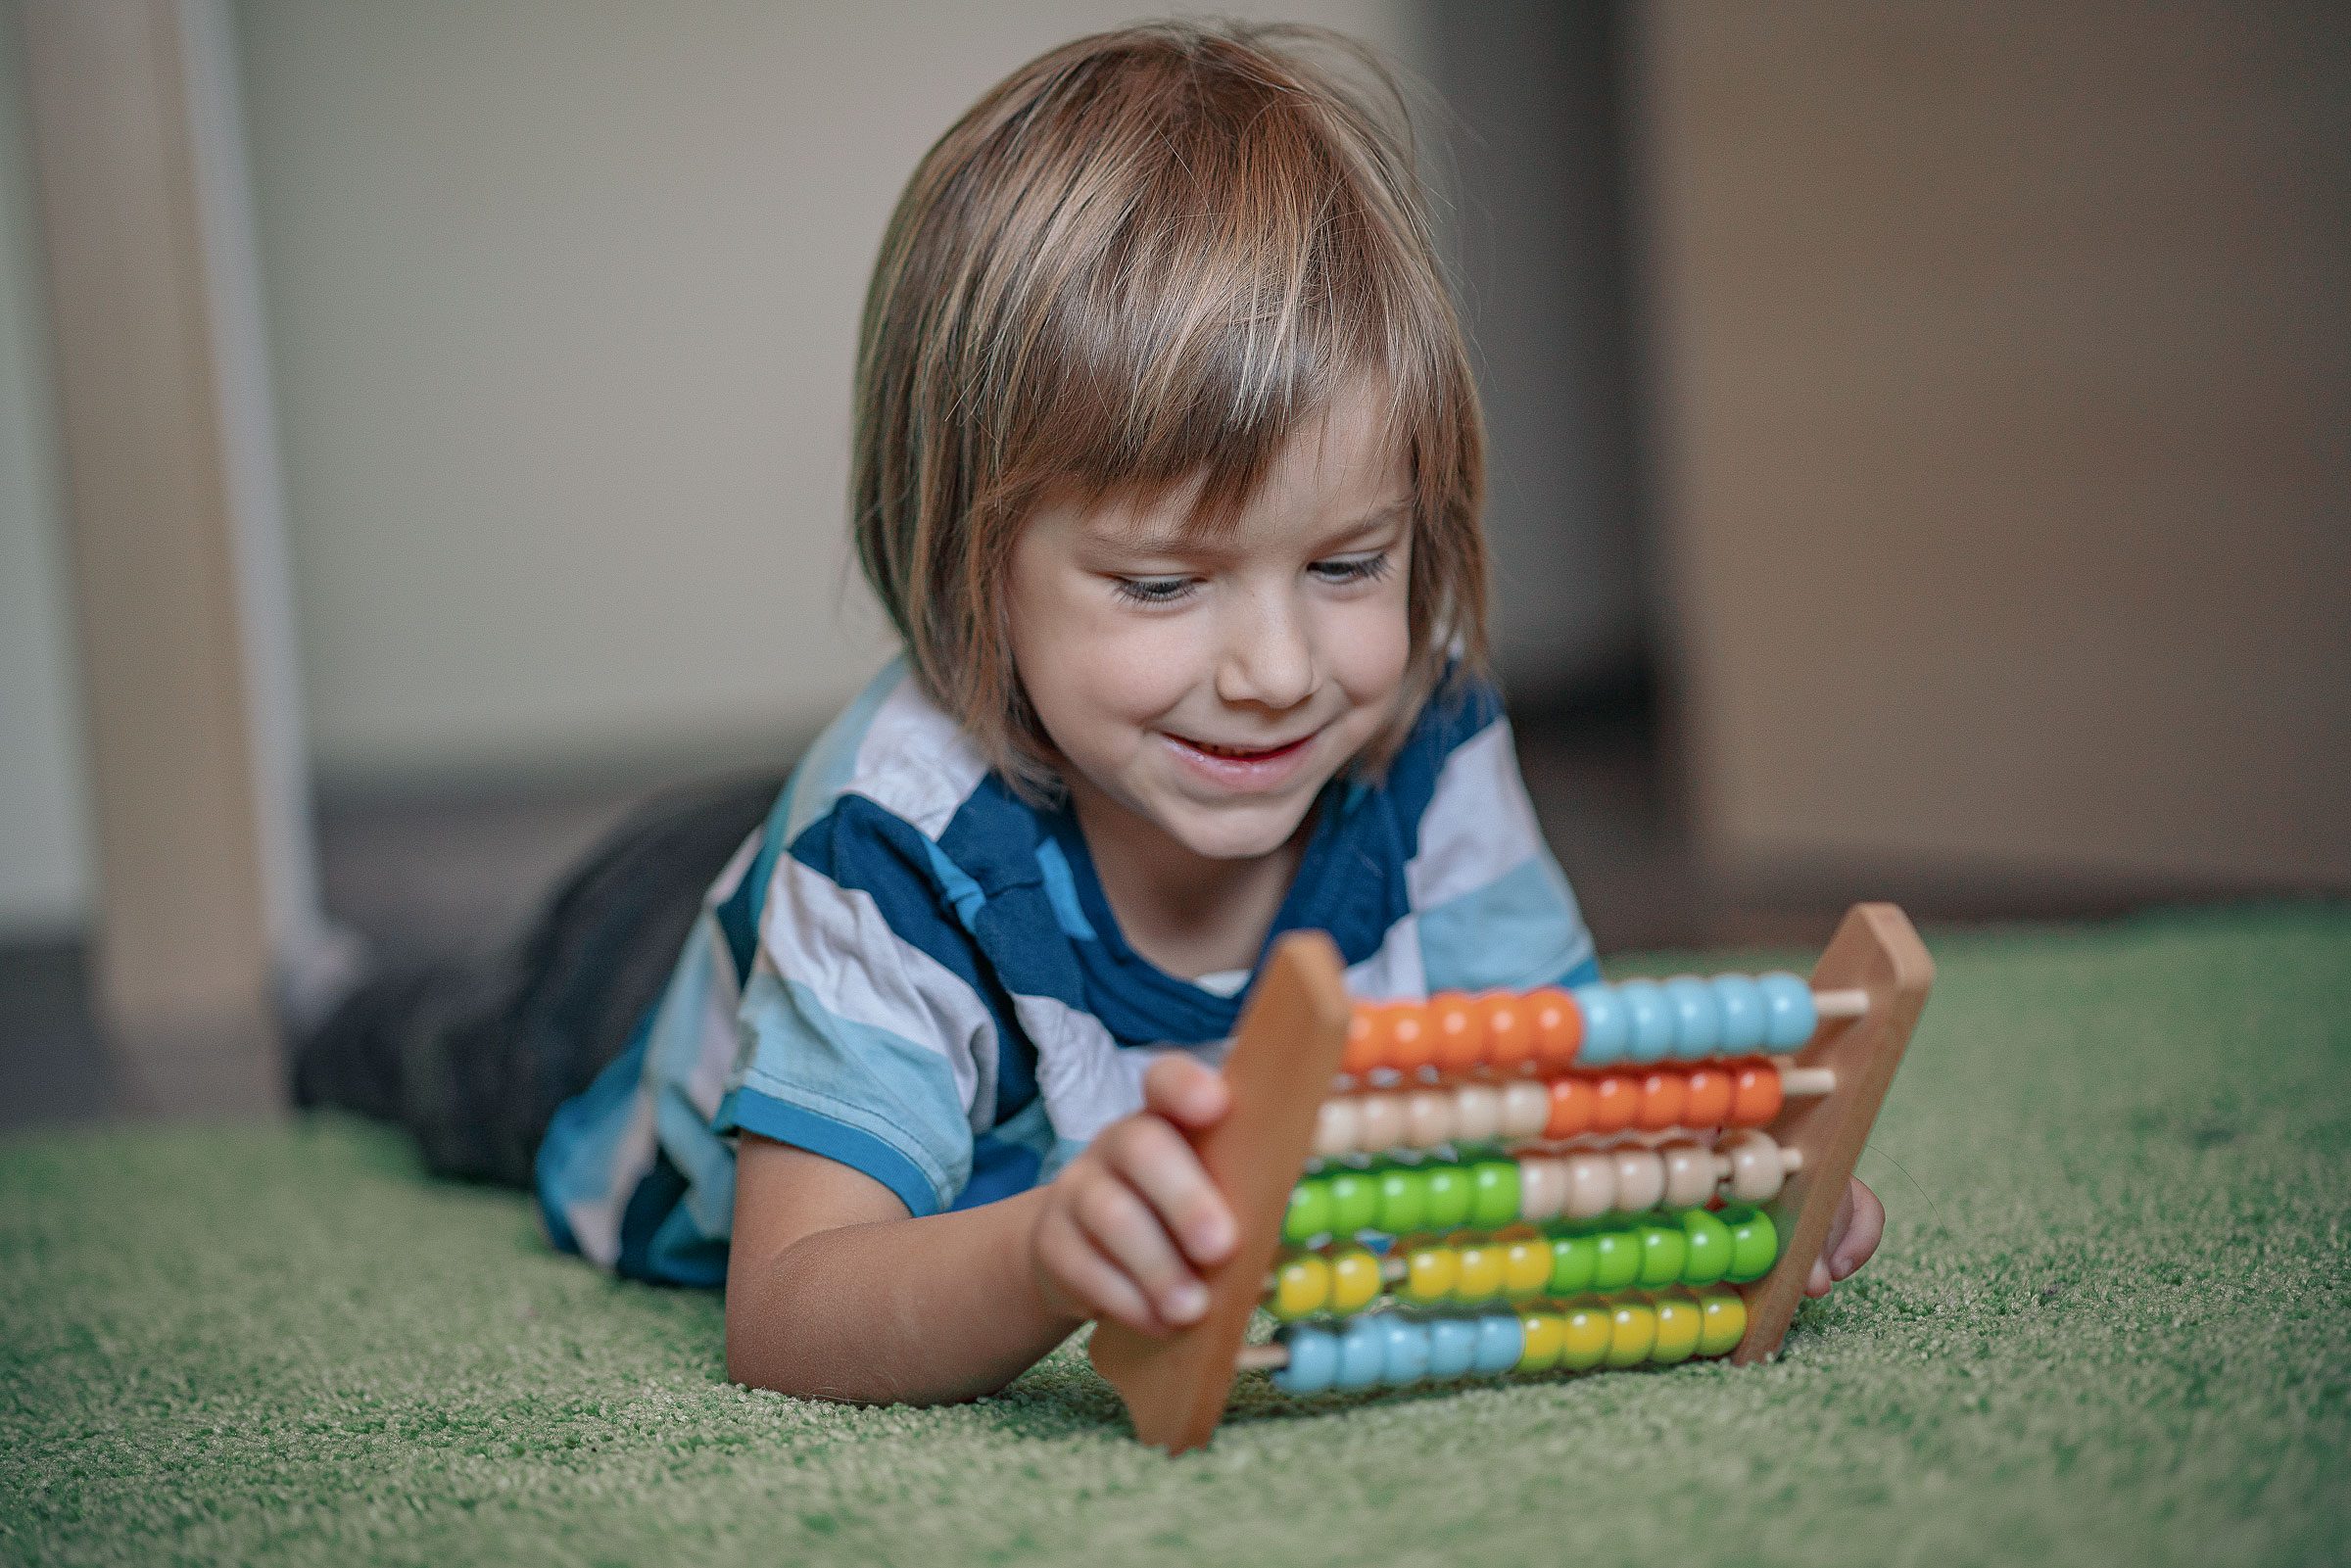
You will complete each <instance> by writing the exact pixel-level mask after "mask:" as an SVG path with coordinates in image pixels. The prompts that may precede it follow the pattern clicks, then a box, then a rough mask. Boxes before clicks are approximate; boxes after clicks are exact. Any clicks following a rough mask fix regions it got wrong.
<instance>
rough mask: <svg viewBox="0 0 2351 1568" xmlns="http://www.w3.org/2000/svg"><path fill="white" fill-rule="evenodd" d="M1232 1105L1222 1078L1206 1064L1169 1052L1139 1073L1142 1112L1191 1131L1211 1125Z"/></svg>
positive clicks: (1176, 1052)
mask: <svg viewBox="0 0 2351 1568" xmlns="http://www.w3.org/2000/svg"><path fill="white" fill-rule="evenodd" d="M1231 1106H1232V1093H1231V1091H1230V1090H1228V1089H1226V1088H1225V1086H1224V1075H1223V1073H1221V1072H1219V1071H1218V1070H1217V1069H1214V1068H1212V1067H1210V1066H1209V1065H1208V1064H1207V1063H1205V1062H1201V1061H1197V1060H1195V1059H1193V1058H1191V1057H1188V1056H1185V1055H1184V1054H1183V1053H1182V1052H1180V1051H1171V1052H1169V1053H1168V1054H1167V1055H1165V1056H1163V1057H1161V1058H1160V1059H1159V1060H1158V1061H1156V1062H1154V1063H1152V1064H1151V1066H1150V1067H1149V1068H1148V1069H1146V1070H1145V1071H1144V1073H1143V1109H1144V1110H1146V1111H1149V1112H1152V1113H1154V1114H1156V1115H1158V1116H1163V1117H1167V1118H1168V1119H1169V1120H1170V1121H1173V1122H1175V1123H1176V1125H1177V1126H1179V1127H1189V1128H1191V1129H1192V1130H1193V1131H1194V1132H1199V1131H1203V1130H1205V1129H1206V1128H1209V1127H1213V1126H1215V1125H1216V1124H1217V1123H1218V1122H1219V1121H1221V1120H1223V1117H1224V1113H1225V1112H1226V1111H1227V1110H1229V1109H1230V1108H1231Z"/></svg>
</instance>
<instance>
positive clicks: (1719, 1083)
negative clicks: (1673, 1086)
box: [1682, 1068, 1734, 1131]
mask: <svg viewBox="0 0 2351 1568" xmlns="http://www.w3.org/2000/svg"><path fill="white" fill-rule="evenodd" d="M1733 1088H1734V1085H1733V1084H1732V1082H1731V1075H1730V1074H1729V1073H1728V1072H1725V1071H1724V1070H1723V1069H1720V1068H1692V1069H1690V1070H1689V1071H1688V1072H1686V1073H1684V1074H1683V1075H1682V1125H1683V1126H1685V1127H1689V1128H1692V1129H1693V1130H1697V1131H1711V1130H1712V1129H1714V1128H1716V1127H1720V1126H1725V1125H1728V1124H1729V1122H1730V1119H1731V1097H1732V1091H1733Z"/></svg>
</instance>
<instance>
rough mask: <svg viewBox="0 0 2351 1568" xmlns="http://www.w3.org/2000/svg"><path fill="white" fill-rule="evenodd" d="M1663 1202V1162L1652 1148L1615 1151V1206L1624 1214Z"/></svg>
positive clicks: (1649, 1207) (1653, 1206)
mask: <svg viewBox="0 0 2351 1568" xmlns="http://www.w3.org/2000/svg"><path fill="white" fill-rule="evenodd" d="M1664 1201H1665V1162H1664V1161H1663V1160H1662V1159H1661V1158H1659V1157H1658V1154H1657V1152H1656V1151H1655V1149H1619V1150H1617V1151H1616V1207H1617V1208H1618V1209H1620V1210H1623V1211H1624V1212H1627V1213H1638V1212H1641V1211H1642V1210H1645V1209H1655V1208H1656V1207H1657V1205H1659V1204H1660V1203H1663V1202H1664Z"/></svg>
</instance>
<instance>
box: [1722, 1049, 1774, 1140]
mask: <svg viewBox="0 0 2351 1568" xmlns="http://www.w3.org/2000/svg"><path fill="white" fill-rule="evenodd" d="M1735 1083H1736V1087H1735V1088H1734V1090H1733V1091H1732V1099H1731V1125H1732V1126H1734V1127H1760V1126H1762V1125H1764V1124H1765V1123H1767V1122H1769V1121H1770V1120H1771V1118H1772V1117H1776V1116H1778V1115H1779V1114H1780V1103H1781V1101H1782V1099H1783V1098H1784V1096H1783V1095H1782V1093H1781V1090H1780V1069H1778V1068H1775V1067H1773V1066H1772V1065H1771V1064H1770V1063H1768V1062H1742V1063H1740V1064H1739V1070H1738V1075H1737V1078H1736V1080H1735Z"/></svg>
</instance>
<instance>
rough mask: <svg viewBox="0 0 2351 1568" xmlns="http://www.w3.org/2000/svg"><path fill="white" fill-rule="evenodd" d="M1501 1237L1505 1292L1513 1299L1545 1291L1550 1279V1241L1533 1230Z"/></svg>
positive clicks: (1515, 1300)
mask: <svg viewBox="0 0 2351 1568" xmlns="http://www.w3.org/2000/svg"><path fill="white" fill-rule="evenodd" d="M1501 1240H1502V1293H1503V1294H1504V1295H1505V1296H1507V1297H1509V1298H1510V1299H1511V1301H1514V1302H1522V1301H1525V1300H1526V1299H1527V1298H1529V1297H1532V1296H1540V1295H1542V1294H1543V1287H1544V1286H1546V1285H1548V1284H1550V1283H1551V1243H1550V1242H1549V1241H1547V1240H1545V1239H1544V1238H1543V1237H1541V1236H1536V1235H1531V1234H1528V1235H1518V1236H1510V1237H1504V1238H1501Z"/></svg>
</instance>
